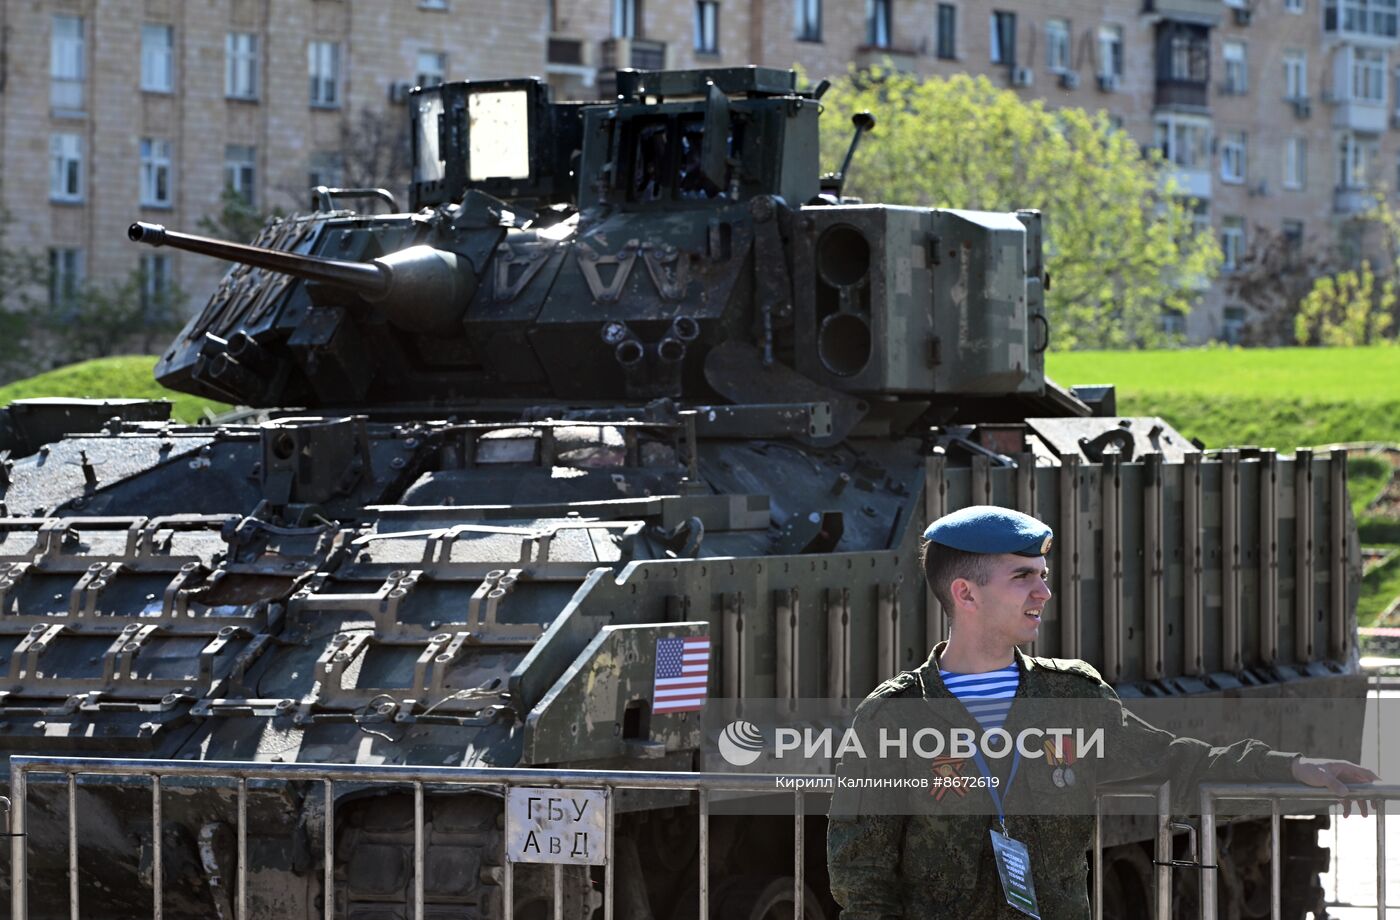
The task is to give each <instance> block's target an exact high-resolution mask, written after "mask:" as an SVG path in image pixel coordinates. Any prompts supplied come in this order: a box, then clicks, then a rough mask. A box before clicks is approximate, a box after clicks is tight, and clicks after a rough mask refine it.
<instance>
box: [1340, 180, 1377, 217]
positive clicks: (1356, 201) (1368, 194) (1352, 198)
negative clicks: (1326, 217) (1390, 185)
mask: <svg viewBox="0 0 1400 920" xmlns="http://www.w3.org/2000/svg"><path fill="white" fill-rule="evenodd" d="M1375 206H1376V194H1375V192H1372V191H1371V190H1370V189H1365V188H1346V187H1338V188H1337V189H1335V190H1334V191H1333V192H1332V213H1333V214H1337V215H1340V216H1342V217H1354V216H1356V215H1358V214H1365V213H1366V212H1367V211H1369V210H1371V209H1372V208H1374V207H1375Z"/></svg>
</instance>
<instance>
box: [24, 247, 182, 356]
mask: <svg viewBox="0 0 1400 920" xmlns="http://www.w3.org/2000/svg"><path fill="white" fill-rule="evenodd" d="M187 299H188V298H187V296H186V294H185V293H184V292H183V291H182V290H180V288H179V286H178V285H175V284H173V283H172V284H170V285H167V286H166V288H165V290H164V291H163V292H162V293H160V294H157V295H148V294H147V284H146V277H145V273H144V272H143V271H142V270H141V269H139V268H138V269H135V270H133V271H132V272H130V273H129V274H128V275H127V276H126V278H125V279H123V280H122V281H121V282H120V283H117V284H113V283H111V282H106V283H99V282H95V281H89V282H86V283H84V284H81V285H79V286H78V287H77V288H76V289H75V290H73V291H71V292H67V293H65V294H64V295H63V296H62V298H61V299H60V301H59V302H58V303H56V304H54V305H52V306H49V307H46V308H44V309H42V310H35V311H33V312H32V315H33V316H34V320H35V321H34V325H35V328H36V330H39V331H42V333H43V335H44V337H45V338H46V339H47V344H48V345H49V346H50V350H51V352H52V354H53V361H52V362H51V363H52V364H54V365H60V364H71V363H73V362H75V361H86V360H88V359H90V358H105V357H108V356H110V355H116V354H123V353H125V352H129V351H139V352H143V353H144V352H150V351H153V350H155V349H156V348H158V347H160V346H161V345H163V344H164V343H165V341H166V340H167V339H168V338H169V337H170V336H171V335H172V334H173V333H174V332H176V331H177V330H178V329H179V328H180V326H181V325H182V324H183V322H184V315H185V313H184V307H185V302H186V300H187Z"/></svg>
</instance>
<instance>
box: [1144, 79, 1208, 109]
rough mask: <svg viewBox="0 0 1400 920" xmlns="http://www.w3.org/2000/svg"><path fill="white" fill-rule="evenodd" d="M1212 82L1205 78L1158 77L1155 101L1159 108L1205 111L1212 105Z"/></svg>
mask: <svg viewBox="0 0 1400 920" xmlns="http://www.w3.org/2000/svg"><path fill="white" fill-rule="evenodd" d="M1209 86H1210V84H1208V83H1207V82H1206V81H1204V80H1170V79H1162V78H1161V77H1158V78H1157V93H1156V96H1155V97H1154V101H1155V103H1156V105H1157V107H1158V108H1174V109H1189V110H1200V111H1205V110H1206V108H1207V107H1208V106H1209V105H1210V94H1209V93H1208V92H1207V90H1208V89H1209Z"/></svg>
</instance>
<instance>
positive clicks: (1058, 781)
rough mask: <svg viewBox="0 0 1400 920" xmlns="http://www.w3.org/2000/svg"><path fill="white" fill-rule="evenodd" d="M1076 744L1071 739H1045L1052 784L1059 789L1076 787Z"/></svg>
mask: <svg viewBox="0 0 1400 920" xmlns="http://www.w3.org/2000/svg"><path fill="white" fill-rule="evenodd" d="M1076 759H1077V758H1076V756H1075V753H1074V742H1073V741H1071V740H1070V739H1069V738H1060V739H1058V743H1057V741H1056V739H1054V738H1046V739H1045V762H1046V763H1047V764H1049V765H1050V782H1052V783H1054V784H1055V787H1056V788H1057V789H1068V788H1069V787H1070V786H1073V785H1074V781H1075V776H1074V762H1075V760H1076Z"/></svg>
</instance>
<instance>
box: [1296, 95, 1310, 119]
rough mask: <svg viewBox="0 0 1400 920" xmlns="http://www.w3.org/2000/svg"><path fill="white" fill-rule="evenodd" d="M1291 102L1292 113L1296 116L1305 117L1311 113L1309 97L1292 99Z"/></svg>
mask: <svg viewBox="0 0 1400 920" xmlns="http://www.w3.org/2000/svg"><path fill="white" fill-rule="evenodd" d="M1292 102H1293V114H1294V115H1296V116H1298V117H1299V118H1307V117H1308V116H1310V115H1312V100H1311V99H1306V98H1303V99H1294V100H1292Z"/></svg>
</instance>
